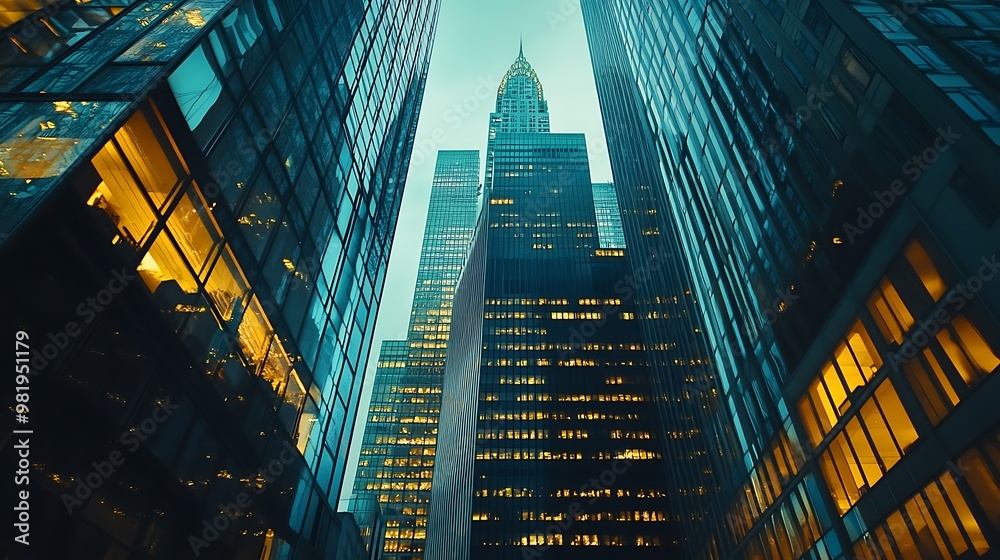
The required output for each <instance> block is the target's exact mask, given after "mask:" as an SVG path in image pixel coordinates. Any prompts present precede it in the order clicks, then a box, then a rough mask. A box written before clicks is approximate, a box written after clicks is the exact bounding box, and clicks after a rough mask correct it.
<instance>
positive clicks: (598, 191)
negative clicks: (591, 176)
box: [593, 183, 625, 249]
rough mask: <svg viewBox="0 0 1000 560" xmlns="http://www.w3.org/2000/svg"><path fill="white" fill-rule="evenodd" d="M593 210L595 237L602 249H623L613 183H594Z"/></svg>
mask: <svg viewBox="0 0 1000 560" xmlns="http://www.w3.org/2000/svg"><path fill="white" fill-rule="evenodd" d="M593 189H594V211H595V212H596V213H597V237H598V239H599V240H600V243H601V248H602V249H624V248H625V232H624V231H622V217H621V213H620V210H619V207H618V195H616V194H615V185H614V184H613V183H594V185H593Z"/></svg>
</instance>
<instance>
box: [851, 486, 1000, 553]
mask: <svg viewBox="0 0 1000 560" xmlns="http://www.w3.org/2000/svg"><path fill="white" fill-rule="evenodd" d="M993 490H994V495H995V488H994V489H993ZM890 540H891V542H892V543H893V544H894V545H895V546H890V545H889V543H890ZM989 550H990V545H989V543H988V542H987V540H986V538H985V536H984V535H983V531H982V528H981V525H980V522H979V521H978V520H977V519H976V515H975V514H973V512H972V511H971V509H970V508H969V504H968V502H967V501H966V498H965V496H963V495H962V492H961V491H960V490H959V488H958V485H957V484H956V483H955V476H954V475H953V474H952V473H951V472H950V471H949V472H946V473H945V474H944V475H942V476H941V477H940V478H938V479H937V480H934V481H932V482H931V483H930V484H928V485H927V486H925V487H924V488H923V489H922V490H921V491H920V492H919V493H917V495H915V496H914V497H912V498H910V499H909V500H908V501H906V502H905V503H904V504H903V506H902V507H901V508H900V509H899V510H897V511H895V512H893V513H892V514H890V515H889V516H888V517H887V518H886V520H885V521H884V522H883V523H882V524H881V525H880V526H878V527H875V528H874V529H873V530H872V531H870V532H869V533H867V534H865V535H864V537H863V538H861V539H860V540H858V541H857V542H856V543H855V544H854V552H855V554H856V556H857V557H858V558H864V559H876V558H877V559H882V558H886V559H892V560H897V559H898V560H906V559H908V558H942V559H945V558H947V559H952V558H966V557H969V558H978V557H981V556H983V555H984V554H986V552H988V551H989Z"/></svg>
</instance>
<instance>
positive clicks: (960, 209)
mask: <svg viewBox="0 0 1000 560" xmlns="http://www.w3.org/2000/svg"><path fill="white" fill-rule="evenodd" d="M582 7H583V15H584V22H585V25H586V28H587V34H588V38H589V40H590V50H591V58H592V61H593V64H594V70H595V76H596V79H597V85H598V94H599V98H600V102H601V108H602V112H603V116H604V122H605V126H606V129H607V132H608V139H609V149H610V152H611V158H612V166H613V169H614V174H615V184H616V187H617V189H618V191H619V195H620V196H619V198H620V200H621V201H622V204H623V205H624V206H625V210H626V211H625V213H624V214H625V216H626V218H627V217H628V216H629V215H630V212H629V210H630V209H632V208H635V209H636V210H640V212H639V214H641V209H642V204H646V205H647V208H648V210H650V212H649V213H648V214H647V216H648V217H643V218H642V220H644V221H645V222H646V223H645V225H640V221H639V220H631V219H626V221H625V235H626V240H627V242H628V243H629V246H630V247H632V248H635V247H637V246H638V245H637V244H636V243H635V240H638V239H641V238H642V235H643V234H644V233H645V232H647V231H652V232H654V234H653V235H659V236H664V237H665V239H666V240H667V241H668V242H669V243H671V244H672V243H674V242H676V251H675V252H676V253H677V254H678V255H679V257H677V261H678V264H681V265H682V266H680V267H677V266H675V265H674V264H670V266H665V267H663V270H668V271H670V274H669V275H668V276H667V277H665V278H663V279H660V280H654V281H662V282H663V288H662V289H663V290H664V291H667V290H671V289H675V288H678V287H683V286H685V285H689V286H690V290H691V292H692V295H693V299H692V302H691V303H692V304H694V306H692V307H688V309H689V310H691V312H692V313H693V314H694V315H696V316H695V317H692V320H693V321H694V322H695V324H697V325H698V327H697V328H698V329H699V330H700V331H701V332H700V333H699V336H701V339H700V340H697V339H694V340H691V342H692V344H693V346H691V348H692V351H693V352H694V353H695V354H697V353H698V352H701V351H704V353H705V356H706V361H707V364H706V366H707V367H705V368H702V369H696V370H695V371H698V372H699V376H700V377H701V378H702V380H703V381H706V380H707V381H709V383H706V384H699V383H698V382H697V380H696V378H697V377H698V376H694V377H691V376H687V375H685V372H686V370H685V369H681V368H676V369H674V370H672V371H671V370H669V369H668V370H667V371H666V375H661V376H660V377H661V383H662V384H663V386H664V387H665V389H666V392H667V393H668V394H670V393H678V392H680V391H682V390H683V389H684V388H685V387H688V388H689V389H691V391H690V394H691V395H692V400H694V401H696V402H697V403H698V405H699V406H692V407H688V408H687V410H690V412H691V413H692V414H693V415H694V416H693V418H692V419H691V420H692V422H693V424H694V429H697V430H699V434H700V436H699V437H700V438H701V439H702V440H704V441H705V442H706V444H707V443H710V444H711V445H706V449H708V450H711V453H710V454H709V455H707V456H706V462H707V463H708V464H706V465H699V466H701V467H703V468H702V470H701V471H700V473H699V472H697V469H693V468H690V467H688V466H686V464H685V463H678V464H677V466H676V467H675V468H674V469H672V470H671V472H672V473H676V477H675V480H685V479H686V480H704V481H705V482H706V484H705V490H706V492H705V494H704V496H703V497H702V499H700V500H696V501H686V500H683V499H679V500H676V501H675V502H674V504H675V505H677V506H679V509H680V510H681V511H679V513H680V514H681V515H680V517H681V518H682V519H684V520H685V521H686V522H685V531H686V534H687V537H688V545H689V548H688V556H690V557H693V558H764V557H766V558H799V557H804V558H842V557H860V558H883V557H888V558H906V559H909V558H957V557H962V558H976V557H985V556H990V555H991V554H995V552H996V550H997V549H998V547H1000V533H998V530H1000V527H998V526H1000V518H998V515H997V509H996V507H997V506H996V504H998V503H1000V491H998V490H997V481H998V480H1000V461H998V458H1000V441H998V421H1000V413H998V411H997V408H996V406H995V405H994V404H993V403H995V402H996V399H997V398H998V396H1000V379H998V376H997V375H996V374H995V370H996V368H997V366H998V365H1000V359H998V358H997V354H998V352H1000V331H998V324H997V318H998V315H1000V313H998V311H1000V289H997V287H996V286H995V285H994V284H992V283H991V279H992V278H993V277H994V275H995V274H996V268H997V261H996V260H995V259H996V253H997V250H998V248H1000V234H998V231H997V228H996V219H997V216H998V211H997V209H998V208H1000V205H998V204H997V202H998V199H1000V192H998V191H997V190H996V189H993V188H990V187H987V186H986V185H992V184H993V183H995V178H993V177H991V175H995V170H996V169H997V164H998V162H1000V153H998V149H997V142H998V141H1000V137H998V131H1000V128H998V125H1000V110H998V108H997V106H998V103H1000V90H998V87H997V84H998V82H997V80H996V72H997V70H996V65H995V64H994V63H993V62H992V60H993V59H992V58H991V56H993V57H994V58H995V53H996V52H997V48H998V42H997V41H998V33H997V25H996V21H998V18H1000V10H998V8H997V7H996V6H995V5H992V4H985V3H978V2H956V3H952V4H948V5H947V6H943V5H941V6H938V5H934V6H932V5H921V6H919V7H917V6H912V5H909V4H902V3H900V4H895V3H892V2H883V1H881V0H861V1H857V2H834V1H827V0H813V1H804V2H799V1H793V2H770V1H766V2H761V3H728V2H710V3H708V4H707V5H703V6H699V7H698V8H697V10H696V11H694V12H692V6H691V5H689V4H688V3H686V2H684V1H681V0H646V1H634V0H613V1H611V2H598V1H596V0H584V1H583V4H582ZM991 52H992V53H994V55H990V54H989V53H991ZM664 53H669V54H666V55H665V54H664ZM637 84H641V87H640V86H639V85H637ZM672 259H673V258H672ZM663 340H670V341H671V342H673V341H674V340H673V339H663ZM683 340H685V339H681V341H683ZM689 340H690V338H689ZM650 342H653V343H655V342H657V341H656V340H651V341H650ZM699 348H700V349H699ZM661 373H662V370H661ZM702 387H704V388H705V389H707V390H702ZM713 391H714V392H715V393H714V394H713ZM688 443H690V442H684V441H680V440H671V441H670V442H669V445H670V447H679V446H681V445H687V444H688ZM675 444H677V446H675ZM668 454H671V455H672V454H673V452H672V451H670V450H668ZM708 473H711V474H708ZM676 484H677V482H675V485H676Z"/></svg>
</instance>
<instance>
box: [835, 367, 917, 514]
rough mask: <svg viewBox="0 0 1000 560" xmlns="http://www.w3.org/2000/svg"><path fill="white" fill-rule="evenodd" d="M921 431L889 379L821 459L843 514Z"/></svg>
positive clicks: (876, 480)
mask: <svg viewBox="0 0 1000 560" xmlns="http://www.w3.org/2000/svg"><path fill="white" fill-rule="evenodd" d="M916 439H917V432H916V430H915V429H914V427H913V423H912V422H911V421H910V417H909V415H908V414H907V412H906V409H904V408H903V405H902V403H901V402H900V400H899V397H898V396H897V395H896V390H895V388H894V387H893V386H892V383H891V382H890V381H889V380H886V381H884V382H883V383H882V384H881V385H880V386H879V388H878V389H877V390H876V391H875V395H874V396H873V397H872V398H870V399H869V400H868V401H867V402H865V404H864V405H863V406H862V407H861V410H860V411H859V412H858V415H857V416H855V417H854V418H852V419H851V420H850V421H849V422H848V423H847V425H846V426H845V427H844V430H843V431H842V432H841V433H840V434H839V435H838V436H837V437H836V438H834V439H833V441H832V442H831V443H830V448H829V449H828V450H827V452H826V453H824V454H823V456H822V457H821V458H820V468H821V470H822V471H823V475H824V476H825V477H826V480H827V483H828V484H829V485H830V489H831V493H832V495H833V498H834V502H835V503H836V504H837V508H838V509H839V511H840V513H841V514H842V515H843V514H844V513H846V512H847V510H848V509H850V508H851V506H853V505H854V504H855V503H857V501H858V500H859V499H860V498H861V496H862V495H863V494H864V493H865V492H867V491H868V489H870V488H871V486H872V485H874V484H875V483H876V482H878V481H879V480H880V479H881V478H882V476H883V475H884V474H885V473H886V472H887V471H888V470H889V469H891V468H892V467H893V466H894V465H895V464H896V463H897V462H898V461H899V459H900V458H901V457H902V456H903V455H904V454H905V453H906V451H907V449H908V448H909V446H910V445H911V444H912V443H913V442H914V441H916Z"/></svg>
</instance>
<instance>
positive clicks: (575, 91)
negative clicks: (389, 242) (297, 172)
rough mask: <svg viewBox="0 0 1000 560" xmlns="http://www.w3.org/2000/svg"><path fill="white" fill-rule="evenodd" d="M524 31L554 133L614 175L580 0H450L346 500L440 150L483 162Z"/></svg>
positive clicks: (407, 296) (595, 171)
mask: <svg viewBox="0 0 1000 560" xmlns="http://www.w3.org/2000/svg"><path fill="white" fill-rule="evenodd" d="M520 37H523V42H524V56H525V58H526V59H528V62H530V63H531V65H532V67H534V68H535V71H536V72H538V78H539V80H541V82H542V89H543V91H544V94H545V99H546V100H547V101H548V103H549V114H550V117H551V126H552V131H553V132H583V133H585V134H586V135H587V144H588V146H589V149H590V169H591V179H592V180H593V182H595V183H596V182H606V181H611V167H610V164H609V163H608V157H607V150H606V148H605V143H604V125H603V123H602V121H601V115H600V109H599V107H598V103H597V91H596V89H595V86H594V76H593V72H592V70H591V66H590V55H589V54H588V51H587V38H586V35H585V33H584V30H583V20H582V18H581V14H580V5H579V0H506V1H504V2H483V1H480V0H443V1H442V6H441V17H440V19H439V21H438V30H437V37H436V39H435V42H434V51H433V54H432V55H431V66H430V73H429V74H428V78H427V89H426V91H425V93H424V100H423V107H422V110H421V113H420V121H419V125H418V127H417V135H416V139H415V143H414V150H413V161H412V163H411V165H410V170H409V174H408V175H407V179H406V191H405V194H404V196H403V206H402V210H401V212H400V216H399V223H398V225H397V227H396V237H395V241H394V243H393V247H392V258H391V260H390V262H389V271H388V275H387V276H386V283H385V292H384V294H383V296H382V306H381V308H380V309H379V315H378V325H377V327H376V329H375V338H374V340H373V342H372V353H371V355H370V356H369V359H368V371H367V373H366V375H365V387H364V390H363V392H362V395H361V406H360V408H359V410H360V411H361V412H360V414H359V420H358V422H357V424H356V426H355V430H354V440H353V444H352V446H351V456H350V459H349V463H348V470H347V476H346V478H345V484H344V490H345V492H344V494H343V496H342V497H343V498H346V497H348V496H350V494H351V491H352V489H353V486H354V473H355V471H356V467H357V462H358V451H359V450H360V447H361V436H362V434H363V432H364V423H365V417H366V416H367V412H368V402H369V398H370V396H371V387H372V381H373V378H374V375H375V363H376V362H377V361H378V349H379V347H380V346H381V344H382V341H383V340H393V339H403V338H405V336H406V327H407V322H408V321H409V316H410V304H411V302H412V300H413V287H414V283H415V282H416V277H417V263H418V261H419V257H420V243H421V240H422V239H423V232H424V220H425V219H426V218H427V204H428V200H429V199H430V187H431V181H432V179H433V177H434V161H435V159H436V157H437V151H438V150H469V149H475V150H479V151H480V159H481V160H482V159H483V152H484V151H485V150H486V133H487V129H488V125H489V115H490V112H492V111H493V108H494V107H495V104H496V93H497V87H498V86H499V85H500V80H501V79H502V78H503V76H504V74H505V73H506V71H507V68H508V67H510V65H511V63H512V62H514V59H515V58H516V57H517V49H518V40H519V38H520ZM480 181H482V170H481V171H480Z"/></svg>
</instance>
